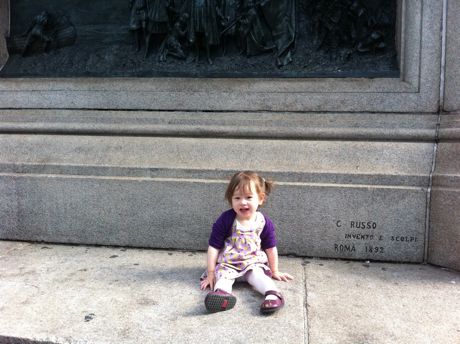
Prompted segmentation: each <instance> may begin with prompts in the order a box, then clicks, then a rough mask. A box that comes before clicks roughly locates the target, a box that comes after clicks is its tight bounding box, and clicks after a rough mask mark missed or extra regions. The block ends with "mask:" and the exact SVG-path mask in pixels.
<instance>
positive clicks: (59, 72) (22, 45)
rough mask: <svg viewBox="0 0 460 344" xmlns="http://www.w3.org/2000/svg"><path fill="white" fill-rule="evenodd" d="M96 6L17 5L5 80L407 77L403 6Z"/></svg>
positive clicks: (377, 2)
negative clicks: (365, 73)
mask: <svg viewBox="0 0 460 344" xmlns="http://www.w3.org/2000/svg"><path fill="white" fill-rule="evenodd" d="M3 1H5V0H3ZM86 2H87V4H86V3H85V2H84V1H80V2H79V6H75V5H74V4H73V2H72V1H71V0H61V1H60V2H56V1H54V0H43V1H41V2H39V3H37V2H33V1H30V0H17V1H15V2H14V3H13V4H12V8H11V13H12V18H13V19H12V23H13V25H12V32H11V36H10V37H9V38H8V52H9V53H10V55H12V57H10V62H9V63H8V65H7V67H6V68H5V70H4V71H2V73H1V74H0V76H16V75H20V76H24V74H25V75H28V74H29V75H30V74H32V76H34V75H35V73H36V74H37V75H45V76H47V75H56V76H74V75H77V76H78V75H94V76H98V75H101V76H199V77H201V76H203V77H209V76H211V77H214V76H229V77H241V76H251V77H253V76H256V77H259V76H261V77H265V76H269V77H272V76H281V77H298V76H303V77H308V76H328V75H335V74H337V73H342V71H347V70H349V73H350V75H353V74H354V73H355V71H358V73H360V72H359V70H360V69H362V68H363V66H364V68H365V69H368V70H371V71H372V72H373V73H375V72H376V71H377V73H381V74H382V75H388V76H397V74H398V70H397V65H396V59H395V43H394V41H395V22H396V0H389V2H388V1H384V0H368V1H363V0H112V1H110V2H108V1H106V0H92V2H90V1H89V0H88V1H86ZM389 3H390V5H391V6H389V5H388V4H389ZM48 9H49V10H48ZM77 34H78V35H77ZM58 49H59V52H57V50H58ZM18 55H20V56H18ZM21 56H22V57H21ZM367 56H374V57H375V58H374V59H371V58H368V57H367ZM69 59H70V60H71V61H70V62H69ZM83 59H84V60H88V61H89V62H88V63H83V62H82V60H83ZM32 60H35V61H32ZM40 60H43V61H45V60H46V64H47V67H46V68H45V67H42V65H41V62H40ZM363 61H365V63H363ZM43 63H45V62H43ZM32 64H33V65H34V69H33V68H32V67H31V66H32ZM53 64H54V67H55V68H53V67H51V65H53ZM366 64H367V65H368V67H367V66H366ZM45 69H46V71H45ZM345 76H346V75H345Z"/></svg>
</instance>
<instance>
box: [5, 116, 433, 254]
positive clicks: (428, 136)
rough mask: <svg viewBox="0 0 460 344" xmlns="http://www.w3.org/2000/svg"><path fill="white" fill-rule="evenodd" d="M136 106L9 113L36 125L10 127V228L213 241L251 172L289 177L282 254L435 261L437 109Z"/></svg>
mask: <svg viewBox="0 0 460 344" xmlns="http://www.w3.org/2000/svg"><path fill="white" fill-rule="evenodd" d="M136 114H137V116H136V117H130V116H132V115H133V112H111V111H96V112H95V111H89V110H85V111H83V110H75V111H64V112H60V111H58V110H54V111H40V114H35V115H32V114H31V113H30V112H28V111H25V110H17V111H14V110H2V111H1V112H0V115H1V117H2V118H1V119H2V121H0V122H1V123H2V126H3V128H2V131H3V132H5V131H8V130H9V131H12V132H15V133H17V132H18V131H21V132H23V134H13V133H11V134H3V135H0V147H1V148H0V157H1V161H0V172H1V173H0V190H1V192H0V197H1V202H0V204H2V206H1V208H0V216H1V218H2V219H4V221H3V222H2V225H1V227H0V238H1V239H11V240H33V241H46V242H64V243H74V244H75V243H80V244H96V245H120V246H134V247H152V248H175V249H201V250H205V249H206V247H207V239H208V237H209V234H210V230H211V226H212V223H213V221H214V220H215V219H216V218H217V216H218V215H219V214H220V213H221V212H222V211H224V210H226V209H227V208H228V207H229V206H228V204H226V203H225V201H224V190H225V187H226V184H227V182H228V178H229V177H230V176H231V175H232V174H233V173H234V172H235V171H238V170H246V169H249V170H257V171H259V172H260V173H261V174H262V175H263V176H264V177H265V178H269V179H273V180H274V181H275V182H276V188H275V191H274V192H273V194H272V195H270V198H269V199H268V202H267V204H266V206H264V208H263V209H262V211H263V212H264V213H266V214H267V215H268V216H269V217H270V218H272V220H273V221H274V223H275V224H276V227H277V236H278V239H279V250H280V252H281V253H283V254H296V255H301V256H318V257H334V258H347V259H372V260H384V261H404V262H422V261H423V259H424V252H425V235H426V221H425V218H426V211H427V194H428V187H429V179H430V178H429V176H430V171H431V165H432V159H433V152H434V143H432V142H430V141H431V140H433V139H434V135H435V126H436V119H437V116H432V115H419V116H413V118H411V119H408V118H407V116H404V117H401V116H398V115H393V114H361V115H359V116H358V117H359V118H358V117H357V115H356V114H349V115H347V114H327V115H324V114H289V115H287V116H284V115H279V114H270V113H252V114H251V113H244V114H242V113H231V114H222V113H215V114H211V113H193V114H192V113H167V114H165V113H162V112H136ZM377 118H379V119H380V121H377V120H376V119H377ZM398 118H399V121H398ZM116 119H118V121H116ZM281 119H283V120H281ZM55 121H60V123H57V122H55ZM124 121H127V122H130V125H127V124H126V123H123V122H124ZM163 121H168V122H169V123H170V125H169V126H168V130H165V129H164V125H163ZM357 121H359V122H360V123H361V126H360V127H359V126H357V125H356V124H357ZM395 121H396V122H397V123H396V124H395ZM63 122H65V123H63ZM117 122H118V123H117ZM38 123H39V124H38ZM107 123H110V124H107ZM238 123H239V124H240V125H244V130H240V127H239V126H238ZM262 123H263V124H262ZM331 123H334V125H335V126H336V127H334V126H332V125H331ZM141 124H142V125H141ZM263 125H265V127H264V128H263V130H261V129H262V127H261V126H263ZM394 125H396V126H397V127H398V128H404V127H405V128H404V129H403V130H399V131H398V130H395V129H390V127H389V126H394ZM115 126H119V127H120V132H116V131H115V130H114V128H115ZM291 126H292V127H294V126H297V127H298V128H301V129H299V131H297V132H296V131H294V130H289V128H290V127H291ZM109 130H110V131H111V132H112V133H117V136H113V135H110V136H109V135H107V134H108V132H109ZM390 130H393V135H394V141H390V142H388V141H383V140H382V138H383V137H387V135H388V134H387V133H388V131H390ZM27 131H33V132H35V133H37V132H39V133H40V132H41V134H40V135H37V134H28V133H27ZM66 131H71V132H72V135H65V132H66ZM104 131H106V133H105V135H104V134H103V133H104ZM142 131H143V134H142V133H141V132H142ZM157 131H158V132H160V131H161V132H162V133H163V135H164V136H158V135H154V134H153V133H155V132H157ZM180 132H182V135H179V133H180ZM272 132H273V133H277V137H276V135H272V134H271V133H272ZM283 132H284V133H286V134H283ZM51 133H53V135H51ZM96 133H98V135H95V134H96ZM262 133H265V134H266V135H269V136H270V137H271V138H270V139H268V138H266V137H262ZM288 133H289V134H288ZM258 135H260V137H258ZM294 135H296V136H297V137H294ZM364 137H367V138H368V139H367V140H363V139H364Z"/></svg>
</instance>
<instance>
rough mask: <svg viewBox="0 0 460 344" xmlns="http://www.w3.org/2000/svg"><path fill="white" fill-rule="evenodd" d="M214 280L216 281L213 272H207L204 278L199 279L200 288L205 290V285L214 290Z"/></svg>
mask: <svg viewBox="0 0 460 344" xmlns="http://www.w3.org/2000/svg"><path fill="white" fill-rule="evenodd" d="M215 282H216V278H215V276H214V272H213V273H211V274H208V276H207V277H206V278H205V279H204V280H202V281H201V283H200V289H201V290H205V289H206V288H207V287H209V289H211V290H214V284H215Z"/></svg>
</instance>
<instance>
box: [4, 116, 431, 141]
mask: <svg viewBox="0 0 460 344" xmlns="http://www.w3.org/2000/svg"><path fill="white" fill-rule="evenodd" d="M437 120H438V117H437V116H436V115H428V114H405V115H402V114H391V113H390V114H384V113H379V114H371V113H359V114H352V113H288V112H281V113H267V112H256V113H254V112H244V113H241V112H178V111H173V112H159V111H97V110H86V111H85V110H0V133H1V132H3V133H37V134H50V133H52V134H75V135H85V134H87V135H144V136H184V137H241V138H271V139H299V140H300V139H305V140H307V139H310V140H315V139H321V140H329V139H331V140H338V139H342V140H366V141H373V140H380V141H389V140H392V141H431V142H433V141H434V139H435V136H436V133H435V131H436V124H437Z"/></svg>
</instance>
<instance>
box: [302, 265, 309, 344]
mask: <svg viewBox="0 0 460 344" xmlns="http://www.w3.org/2000/svg"><path fill="white" fill-rule="evenodd" d="M302 265H303V264H302ZM302 280H303V288H304V297H303V308H304V310H303V320H304V321H303V324H304V325H303V326H304V332H303V333H304V335H303V338H304V343H305V344H309V343H310V323H309V319H308V290H307V268H306V266H302Z"/></svg>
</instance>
